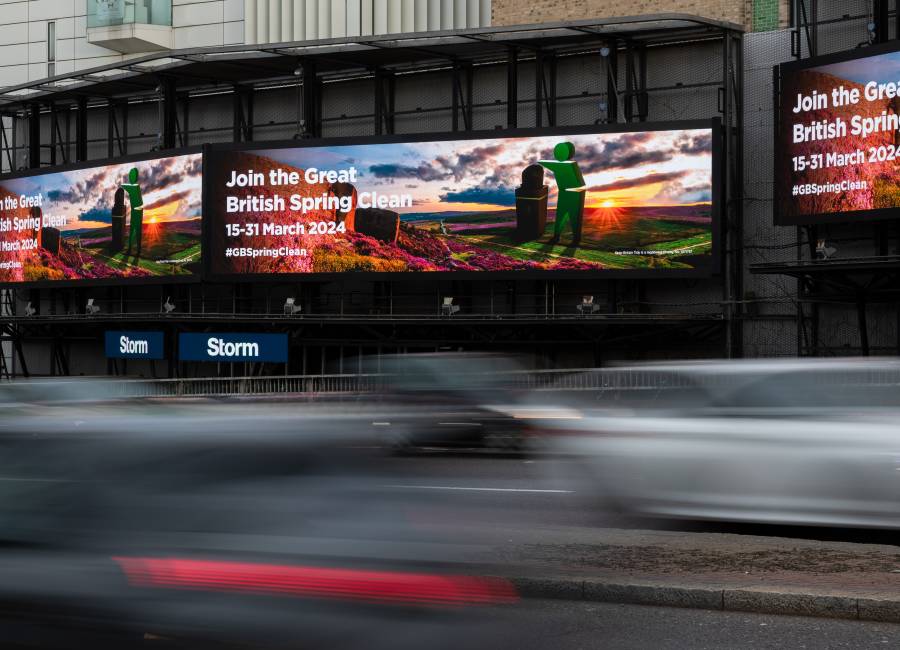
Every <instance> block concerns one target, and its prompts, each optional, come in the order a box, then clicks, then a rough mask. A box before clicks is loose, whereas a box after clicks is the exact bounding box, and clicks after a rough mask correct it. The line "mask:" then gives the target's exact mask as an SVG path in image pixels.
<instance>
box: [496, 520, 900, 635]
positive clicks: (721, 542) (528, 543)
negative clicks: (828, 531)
mask: <svg viewBox="0 0 900 650" xmlns="http://www.w3.org/2000/svg"><path fill="white" fill-rule="evenodd" d="M530 537H531V535H529V534H527V533H524V534H523V533H521V532H520V531H517V532H511V533H510V534H509V536H508V538H507V539H506V540H504V541H503V543H500V544H496V545H494V546H493V548H492V550H491V551H490V552H488V553H485V554H484V555H483V556H481V557H479V559H480V560H482V561H487V562H491V563H493V564H495V565H497V566H499V567H502V568H500V571H501V572H502V573H504V574H505V575H507V576H509V577H512V578H515V579H516V581H517V583H518V584H519V586H520V589H521V590H522V592H523V594H524V595H526V596H528V595H532V596H541V597H548V596H550V597H554V596H555V597H565V598H583V599H591V600H603V601H614V602H639V603H645V604H660V605H680V606H686V607H702V608H709V609H728V610H738V611H754V612H767V613H778V614H806V615H815V616H832V617H840V618H861V619H867V620H879V621H900V547H897V546H889V545H880V544H857V543H852V542H830V541H813V540H803V539H791V538H778V537H760V536H752V535H736V534H722V533H697V532H675V531H655V530H626V529H615V528H599V529H594V530H587V529H560V530H558V531H553V533H552V539H554V540H559V543H555V544H546V543H537V542H536V539H534V540H533V539H529V538H530ZM537 537H538V535H537V531H536V534H535V538H537ZM539 537H540V538H541V539H543V540H546V539H547V538H548V537H551V535H550V534H548V530H547V529H542V530H541V531H540V534H539ZM898 541H900V536H898Z"/></svg>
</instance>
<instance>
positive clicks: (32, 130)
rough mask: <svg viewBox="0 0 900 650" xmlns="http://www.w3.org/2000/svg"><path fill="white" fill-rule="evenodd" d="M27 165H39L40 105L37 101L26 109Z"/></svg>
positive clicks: (33, 167) (32, 167)
mask: <svg viewBox="0 0 900 650" xmlns="http://www.w3.org/2000/svg"><path fill="white" fill-rule="evenodd" d="M28 166H29V167H30V168H31V169H37V168H38V167H40V166H41V105H40V104H38V103H37V102H34V103H33V104H31V106H30V109H29V111H28Z"/></svg>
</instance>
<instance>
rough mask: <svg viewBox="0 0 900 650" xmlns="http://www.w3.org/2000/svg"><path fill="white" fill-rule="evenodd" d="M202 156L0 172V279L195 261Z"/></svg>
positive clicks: (154, 270) (117, 274)
mask: <svg viewBox="0 0 900 650" xmlns="http://www.w3.org/2000/svg"><path fill="white" fill-rule="evenodd" d="M202 168H203V156H202V154H201V153H188V154H182V155H176V156H169V157H164V158H154V159H151V160H138V161H134V162H121V163H115V164H109V165H104V166H97V167H84V168H80V169H71V170H66V171H57V172H50V173H39V174H31V175H25V176H18V177H13V178H5V179H0V283H44V282H60V281H70V282H77V281H86V280H93V281H114V280H129V281H133V280H139V279H143V280H153V279H154V278H165V279H172V278H175V277H181V276H191V275H194V274H196V273H199V271H200V264H201V257H200V255H201V216H202V198H203V178H202Z"/></svg>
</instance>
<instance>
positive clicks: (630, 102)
mask: <svg viewBox="0 0 900 650" xmlns="http://www.w3.org/2000/svg"><path fill="white" fill-rule="evenodd" d="M634 87H635V74H634V45H633V44H632V43H631V42H630V41H626V42H625V121H626V122H633V121H634Z"/></svg>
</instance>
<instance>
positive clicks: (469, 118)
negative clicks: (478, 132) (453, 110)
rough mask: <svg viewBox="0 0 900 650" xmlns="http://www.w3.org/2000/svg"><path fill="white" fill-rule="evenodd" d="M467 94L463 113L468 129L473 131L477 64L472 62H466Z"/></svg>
mask: <svg viewBox="0 0 900 650" xmlns="http://www.w3.org/2000/svg"><path fill="white" fill-rule="evenodd" d="M465 70H466V96H465V103H466V105H465V107H464V108H463V115H464V116H465V123H466V130H467V131H471V130H473V129H474V128H475V126H474V125H475V122H474V119H475V113H474V102H475V66H473V65H472V64H471V63H468V64H466V66H465Z"/></svg>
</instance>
